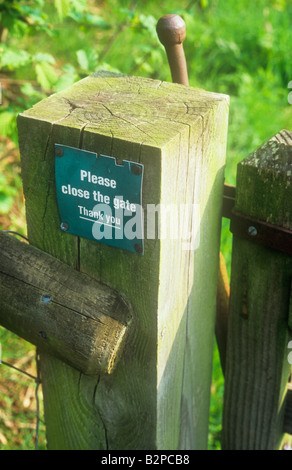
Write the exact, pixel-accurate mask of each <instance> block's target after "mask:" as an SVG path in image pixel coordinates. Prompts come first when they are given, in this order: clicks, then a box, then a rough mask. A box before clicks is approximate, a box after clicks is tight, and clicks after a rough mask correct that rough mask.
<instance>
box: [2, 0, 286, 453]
mask: <svg viewBox="0 0 292 470" xmlns="http://www.w3.org/2000/svg"><path fill="white" fill-rule="evenodd" d="M18 3H19V4H24V5H33V6H34V7H35V8H36V7H37V5H41V4H43V10H42V11H43V13H42V14H46V15H47V18H48V21H49V23H50V24H51V25H52V28H51V29H50V30H49V31H41V30H40V28H39V27H37V26H34V25H32V26H28V25H27V24H26V25H24V24H22V23H21V22H18V23H17V22H15V23H13V24H12V25H10V29H9V28H8V29H9V31H8V32H9V34H8V36H7V37H5V35H3V34H2V38H1V40H2V43H4V46H5V48H7V47H10V48H11V50H12V51H13V52H14V53H16V56H14V57H17V52H19V50H21V49H23V50H25V51H27V52H28V53H29V54H30V55H31V57H34V60H33V61H32V62H29V63H27V64H23V65H20V66H19V67H16V65H15V64H16V61H14V62H13V63H12V65H10V66H9V67H10V68H9V67H8V66H7V67H6V68H5V67H4V68H3V67H2V71H1V72H0V81H1V83H2V89H3V104H2V107H1V108H0V111H1V112H0V133H1V137H0V229H1V230H4V229H10V230H15V231H18V232H20V233H22V234H25V232H26V223H25V211H24V200H23V194H22V184H21V175H20V161H19V153H18V146H17V133H16V125H15V116H16V114H17V113H18V112H19V111H21V110H22V109H25V108H28V107H30V106H31V105H32V104H33V103H34V102H36V101H38V100H40V99H41V98H42V97H44V96H46V95H47V94H50V93H52V92H55V91H58V90H59V89H61V88H62V87H66V86H68V85H70V83H72V82H73V81H75V80H78V79H80V78H82V77H83V76H86V75H87V74H88V73H91V72H92V71H94V70H97V69H100V68H108V69H114V70H118V71H121V72H123V73H126V74H133V75H140V76H146V77H150V78H154V79H157V78H158V79H162V80H168V81H170V72H169V67H168V64H167V62H166V58H165V53H164V50H163V48H162V47H161V46H160V44H159V43H158V41H157V37H156V32H155V24H156V21H157V20H158V19H159V17H160V16H162V15H164V14H166V13H173V12H176V13H178V14H180V15H181V16H182V17H183V18H184V20H185V22H186V25H187V39H186V40H185V43H184V48H185V53H186V58H187V62H188V69H189V80H190V85H191V86H197V87H200V88H203V89H206V90H209V91H214V92H222V93H226V94H229V95H230V97H231V103H230V119H229V134H228V147H227V165H226V173H225V180H226V182H227V183H229V184H233V185H235V184H236V166H237V163H238V162H239V161H241V160H242V159H243V158H244V157H246V156H247V155H248V154H249V153H250V152H251V151H253V150H254V149H255V148H257V147H258V146H260V145H261V144H262V143H263V142H264V141H266V140H267V139H268V138H270V137H271V136H272V135H274V134H275V133H277V132H278V131H280V130H281V129H283V128H286V129H291V122H292V106H291V105H290V106H289V104H288V101H287V98H288V92H289V90H288V82H289V81H290V80H292V62H291V60H290V58H291V52H290V48H291V42H292V31H291V26H290V25H291V21H292V6H291V4H290V2H289V1H288V0H259V1H257V2H251V0H248V1H246V0H244V1H243V0H237V1H236V0H209V1H208V0H204V1H199V0H198V1H184V0H182V1H181V2H177V1H175V0H161V2H155V1H154V0H148V1H147V2H141V1H140V2H139V1H138V2H136V1H133V0H132V1H130V0H120V1H117V0H109V1H107V2H101V1H93V0H89V1H88V5H89V9H88V11H87V13H89V14H90V15H91V16H90V17H89V16H88V17H87V20H86V21H87V23H86V24H85V23H84V18H85V17H84V18H83V19H82V21H79V22H77V23H76V22H75V23H72V20H70V18H68V17H65V18H61V19H60V18H59V17H58V15H57V14H56V9H55V8H54V2H53V0H51V1H47V2H43V1H42V0H37V1H36V0H34V1H27V2H23V1H22V2H18ZM58 3H59V5H60V4H62V3H64V2H58ZM77 3H79V5H81V4H82V3H83V4H85V0H84V1H83V0H79V2H77V1H73V2H72V4H77ZM64 4H65V3H64ZM26 11H27V10H26ZM34 15H35V16H34V19H33V20H32V19H31V18H30V19H31V21H32V22H33V21H37V20H38V18H37V10H36V9H35V10H34ZM35 18H36V19H35ZM0 34H1V28H0ZM64 45H66V48H64ZM121 45H122V47H121ZM1 51H2V49H1V46H0V61H1ZM40 51H41V52H42V53H43V54H51V55H52V57H53V59H54V62H53V63H51V62H50V61H51V59H50V60H49V61H48V62H45V64H44V60H40V59H44V58H45V57H46V58H47V60H48V56H40V55H38V56H37V54H38V53H39V52H40ZM2 57H3V56H2ZM10 57H11V56H10ZM36 57H38V60H39V62H38V61H37V60H36ZM8 59H9V53H8V55H7V54H6V60H7V61H8ZM18 59H20V56H19V55H18ZM19 63H20V62H19ZM37 66H38V67H37ZM13 67H14V68H13ZM221 250H222V252H223V253H224V256H225V259H226V262H227V268H228V272H229V274H230V262H231V236H230V233H229V221H227V220H225V219H223V226H222V238H221ZM0 343H1V346H2V360H3V361H6V362H9V363H11V364H13V365H14V366H15V367H18V368H20V369H23V370H25V371H26V372H28V373H29V374H31V375H33V376H36V374H37V371H36V361H35V350H34V347H32V346H31V345H29V344H28V343H26V342H25V341H24V340H22V339H21V338H18V337H17V336H16V335H14V334H13V333H10V332H8V331H7V330H5V329H3V328H0ZM0 370H1V378H0V403H1V411H0V449H3V450H8V449H9V450H13V449H27V450H28V449H33V448H34V446H35V442H34V439H35V426H36V399H35V381H34V379H32V378H30V377H28V376H26V375H24V374H21V373H20V372H18V371H16V370H15V369H10V368H8V367H6V366H4V365H3V364H2V365H1V367H0ZM211 392H212V394H211V406H210V433H209V442H208V447H209V449H212V450H215V449H220V431H221V420H222V404H223V393H224V378H223V376H222V372H221V368H220V361H219V355H218V350H217V348H216V344H215V346H214V364H213V380H212V388H211ZM39 395H40V401H41V390H40V392H39ZM42 415H43V410H42V409H41V416H42ZM42 419H43V418H42ZM45 447H46V444H45V428H44V424H43V422H41V424H40V436H39V448H40V449H45Z"/></svg>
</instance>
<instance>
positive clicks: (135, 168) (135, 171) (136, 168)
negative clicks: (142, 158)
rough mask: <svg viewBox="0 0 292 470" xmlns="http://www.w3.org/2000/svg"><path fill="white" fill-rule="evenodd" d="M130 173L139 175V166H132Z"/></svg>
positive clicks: (140, 169) (140, 170)
mask: <svg viewBox="0 0 292 470" xmlns="http://www.w3.org/2000/svg"><path fill="white" fill-rule="evenodd" d="M132 173H134V174H135V175H141V173H142V168H141V167H140V166H139V165H132Z"/></svg>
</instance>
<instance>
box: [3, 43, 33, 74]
mask: <svg viewBox="0 0 292 470" xmlns="http://www.w3.org/2000/svg"><path fill="white" fill-rule="evenodd" d="M30 61H31V55H30V54H29V53H28V52H26V51H24V50H18V51H17V50H16V51H14V50H13V49H8V48H7V49H4V51H3V53H2V57H1V66H2V68H8V69H9V70H16V69H18V68H19V67H22V66H23V65H27V64H28V63H29V62H30Z"/></svg>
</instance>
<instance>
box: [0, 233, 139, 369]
mask: <svg viewBox="0 0 292 470" xmlns="http://www.w3.org/2000/svg"><path fill="white" fill-rule="evenodd" d="M0 299H1V301H0V324H1V325H2V326H4V327H5V328H7V329H9V330H11V331H13V332H14V333H16V334H17V335H19V336H21V337H23V338H24V339H26V340H27V341H29V342H30V343H32V344H34V345H36V346H37V347H38V348H39V349H40V350H44V351H46V352H49V353H50V354H52V355H54V356H56V357H58V358H59V359H61V360H63V361H64V362H66V363H68V364H70V365H71V366H73V367H75V368H76V369H78V370H80V371H81V372H83V373H84V374H89V375H95V374H102V373H104V374H108V373H110V372H111V370H112V369H113V366H114V364H115V363H116V362H117V358H118V357H119V356H120V353H121V350H122V347H123V345H124V343H125V338H126V332H127V330H128V326H129V323H130V321H131V318H132V310H131V306H130V305H129V303H128V302H127V300H126V299H124V298H123V297H122V296H121V295H119V294H118V293H117V292H116V291H114V290H112V289H110V288H109V287H108V286H106V285H103V284H101V283H98V282H97V281H95V280H93V279H91V278H90V277H89V276H88V275H86V274H83V273H80V272H79V271H77V270H75V269H73V268H71V267H69V266H67V265H66V264H64V263H62V262H61V261H59V260H57V259H56V258H54V257H52V256H50V255H48V254H47V253H44V252H43V251H41V250H38V249H36V248H34V247H33V246H31V245H29V244H27V243H23V242H20V241H19V240H17V239H16V238H14V237H12V236H10V235H7V234H5V233H3V232H2V233H1V232H0Z"/></svg>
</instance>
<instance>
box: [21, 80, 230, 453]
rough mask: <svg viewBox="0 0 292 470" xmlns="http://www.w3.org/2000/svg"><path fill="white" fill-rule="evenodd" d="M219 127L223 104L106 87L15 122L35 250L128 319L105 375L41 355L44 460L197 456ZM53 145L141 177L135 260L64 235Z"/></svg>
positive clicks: (187, 93) (204, 397)
mask: <svg viewBox="0 0 292 470" xmlns="http://www.w3.org/2000/svg"><path fill="white" fill-rule="evenodd" d="M227 115H228V97H227V96H225V95H218V94H213V93H208V92H204V91H202V90H196V89H193V88H187V87H184V86H182V85H177V84H171V83H165V82H160V81H155V80H150V79H145V78H138V77H129V76H122V75H115V74H109V73H101V74H94V75H92V76H90V77H88V78H85V79H84V80H82V81H80V82H78V83H77V84H74V85H73V86H72V87H70V88H69V89H67V90H66V91H63V92H60V93H58V94H55V95H53V96H51V97H49V98H47V99H45V100H43V101H41V102H40V103H38V104H37V105H35V106H34V107H33V108H32V109H30V110H28V111H26V112H24V113H23V114H21V115H20V116H19V118H18V129H19V143H20V153H21V160H22V175H23V185H24V194H25V198H26V211H27V224H28V237H29V240H30V243H31V244H33V245H34V246H35V247H37V248H40V249H41V250H43V251H46V252H48V253H50V254H51V255H53V256H55V257H56V258H59V259H60V260H61V261H63V262H64V263H67V264H69V265H70V266H72V267H74V268H75V269H77V270H80V271H81V272H83V273H86V274H87V275H89V276H91V277H92V278H93V279H96V280H98V281H100V282H103V283H105V284H106V285H108V286H109V287H111V288H113V289H115V290H116V291H118V292H119V293H120V294H121V295H123V296H125V297H126V298H127V299H128V300H129V302H130V303H131V305H132V307H133V310H134V313H133V319H132V320H131V326H130V331H129V333H128V335H127V340H126V344H125V346H124V348H123V354H122V356H121V358H120V360H119V363H118V365H117V367H116V368H115V369H114V371H113V372H112V374H110V375H108V374H100V375H98V376H97V375H96V376H93V377H88V376H86V375H84V374H81V373H79V372H77V371H76V370H74V368H72V367H70V366H68V365H66V364H65V363H63V362H61V361H60V360H58V359H56V358H53V357H52V356H50V355H48V354H47V353H45V354H42V356H41V374H42V383H43V393H44V407H45V418H46V427H47V440H48V448H49V449H100V450H102V449H111V450H113V449H118V450H125V449H131V450H135V449H140V450H143V449H148V450H149V449H154V450H155V449H161V450H163V449H173V450H175V449H192V448H195V449H199V448H206V446H207V434H208V418H209V392H210V383H211V369H212V354H213V338H214V318H215V317H214V315H215V304H216V286H217V272H218V260H219V256H218V254H219V241H220V223H221V221H220V218H221V204H222V192H223V179H224V165H225V146H226V134H227ZM55 144H59V145H60V146H61V145H66V146H69V147H70V148H74V149H82V150H86V151H89V152H95V153H96V154H97V155H100V154H102V155H105V156H110V157H115V158H116V159H117V163H118V164H121V163H122V162H123V161H128V162H137V163H138V164H140V165H143V168H144V173H143V186H142V204H143V211H144V234H145V236H144V240H143V242H144V252H143V254H137V253H132V252H130V251H128V250H125V249H123V248H117V247H112V246H109V245H108V244H107V243H101V242H98V241H95V240H89V239H87V238H83V237H81V236H78V235H74V234H70V233H66V232H65V231H62V230H60V222H61V221H60V218H59V214H58V206H57V197H56V181H55V170H54V160H55V148H54V145H55ZM76 158H81V159H82V155H81V156H80V155H79V154H78V156H77V157H76ZM68 177H69V178H70V176H68ZM80 201H82V200H80ZM154 208H155V209H160V216H159V217H158V219H159V221H158V224H157V226H156V232H155V236H153V233H154V232H153V226H154V228H155V220H154V219H153V218H151V217H152V216H153V209H154ZM167 209H172V210H173V211H176V210H178V211H180V212H179V213H178V214H177V216H178V217H177V218H175V219H174V225H173V226H172V228H173V230H174V231H173V232H169V233H168V234H167V233H166V232H167V229H168V227H169V221H170V219H171V216H170V215H171V212H168V213H167V212H166V211H167ZM154 212H155V211H154ZM156 212H157V211H156ZM154 215H155V213H154ZM175 215H176V214H175ZM71 216H72V214H71ZM156 220H157V214H156ZM179 221H180V223H179ZM177 227H180V230H181V229H183V230H182V231H181V232H180V233H179V232H177V231H176V228H177ZM63 228H64V227H63ZM157 228H158V232H159V233H157ZM175 233H177V236H176V237H173V238H174V239H172V235H174V234H175ZM190 234H192V238H191V236H190ZM191 241H193V242H194V243H193V244H192V243H190V242H191Z"/></svg>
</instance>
